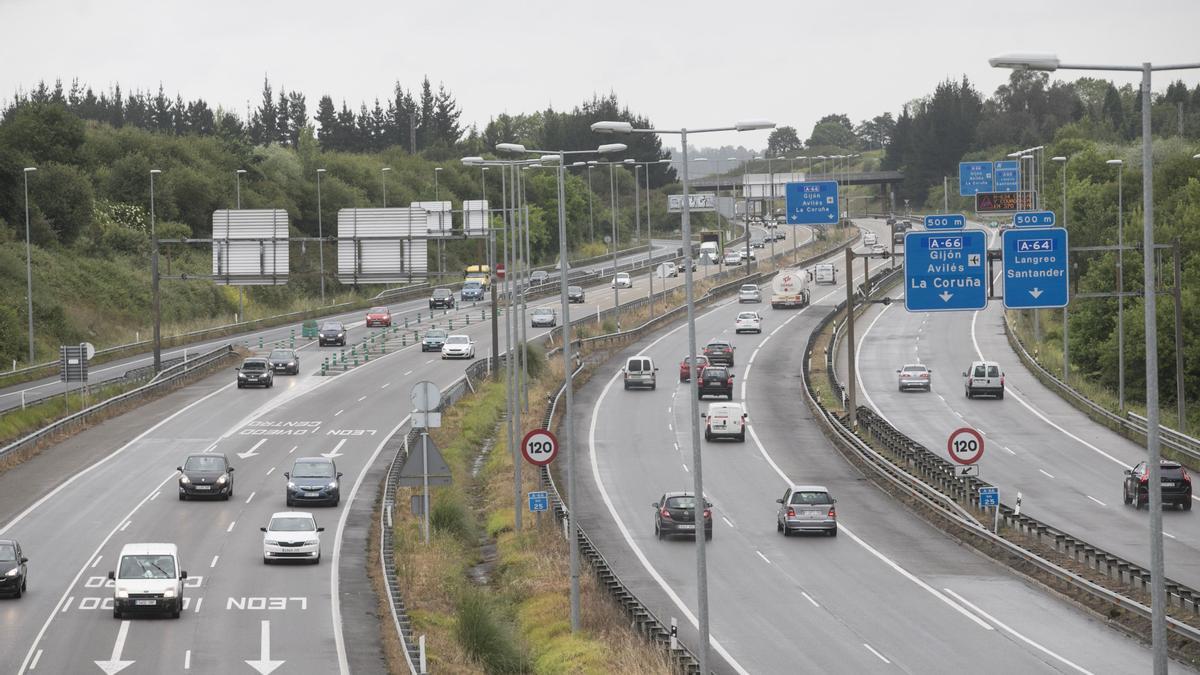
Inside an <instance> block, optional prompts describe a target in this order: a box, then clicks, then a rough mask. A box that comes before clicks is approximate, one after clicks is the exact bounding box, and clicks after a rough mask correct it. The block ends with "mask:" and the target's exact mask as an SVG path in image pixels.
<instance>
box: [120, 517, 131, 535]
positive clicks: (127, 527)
mask: <svg viewBox="0 0 1200 675" xmlns="http://www.w3.org/2000/svg"><path fill="white" fill-rule="evenodd" d="M132 524H133V521H132V520H127V521H125V524H124V525H122V526H121V531H122V532H124V531H125V530H127V529H129V526H130V525H132Z"/></svg>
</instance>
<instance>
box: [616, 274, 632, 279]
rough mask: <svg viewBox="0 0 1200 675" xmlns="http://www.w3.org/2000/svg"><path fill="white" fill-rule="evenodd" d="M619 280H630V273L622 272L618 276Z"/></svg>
mask: <svg viewBox="0 0 1200 675" xmlns="http://www.w3.org/2000/svg"><path fill="white" fill-rule="evenodd" d="M617 278H618V279H628V278H629V273H628V272H621V273H620V274H618V275H617Z"/></svg>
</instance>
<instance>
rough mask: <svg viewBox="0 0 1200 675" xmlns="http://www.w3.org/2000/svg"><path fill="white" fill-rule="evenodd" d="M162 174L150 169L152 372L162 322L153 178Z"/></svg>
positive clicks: (157, 365)
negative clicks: (152, 315)
mask: <svg viewBox="0 0 1200 675" xmlns="http://www.w3.org/2000/svg"><path fill="white" fill-rule="evenodd" d="M160 173H162V170H160V169H150V294H151V304H152V305H153V306H152V307H151V311H153V312H154V372H156V373H157V372H159V371H161V370H162V333H161V328H160V326H161V324H162V321H161V319H160V317H161V316H162V315H161V314H160V313H159V308H160V304H159V293H158V233H157V232H155V230H154V177H155V176H157V175H158V174H160Z"/></svg>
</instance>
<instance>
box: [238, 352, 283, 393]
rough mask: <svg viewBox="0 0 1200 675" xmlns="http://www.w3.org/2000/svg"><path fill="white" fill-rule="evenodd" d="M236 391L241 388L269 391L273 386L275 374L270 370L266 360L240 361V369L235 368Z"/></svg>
mask: <svg viewBox="0 0 1200 675" xmlns="http://www.w3.org/2000/svg"><path fill="white" fill-rule="evenodd" d="M235 370H237V373H238V376H237V385H238V389H241V388H242V387H250V386H254V387H266V388H268V389H270V388H271V387H273V386H275V374H274V372H273V371H272V370H271V364H270V362H268V361H267V360H266V359H260V358H251V359H246V360H245V361H242V367H241V368H236V369H235Z"/></svg>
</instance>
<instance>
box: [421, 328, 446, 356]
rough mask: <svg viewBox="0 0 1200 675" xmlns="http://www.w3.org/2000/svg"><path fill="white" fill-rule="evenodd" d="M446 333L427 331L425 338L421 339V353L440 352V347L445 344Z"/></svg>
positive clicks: (442, 331)
mask: <svg viewBox="0 0 1200 675" xmlns="http://www.w3.org/2000/svg"><path fill="white" fill-rule="evenodd" d="M446 335H447V333H446V331H444V330H436V329H435V330H427V331H425V337H424V338H422V339H421V351H423V352H440V351H442V345H444V344H446Z"/></svg>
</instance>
